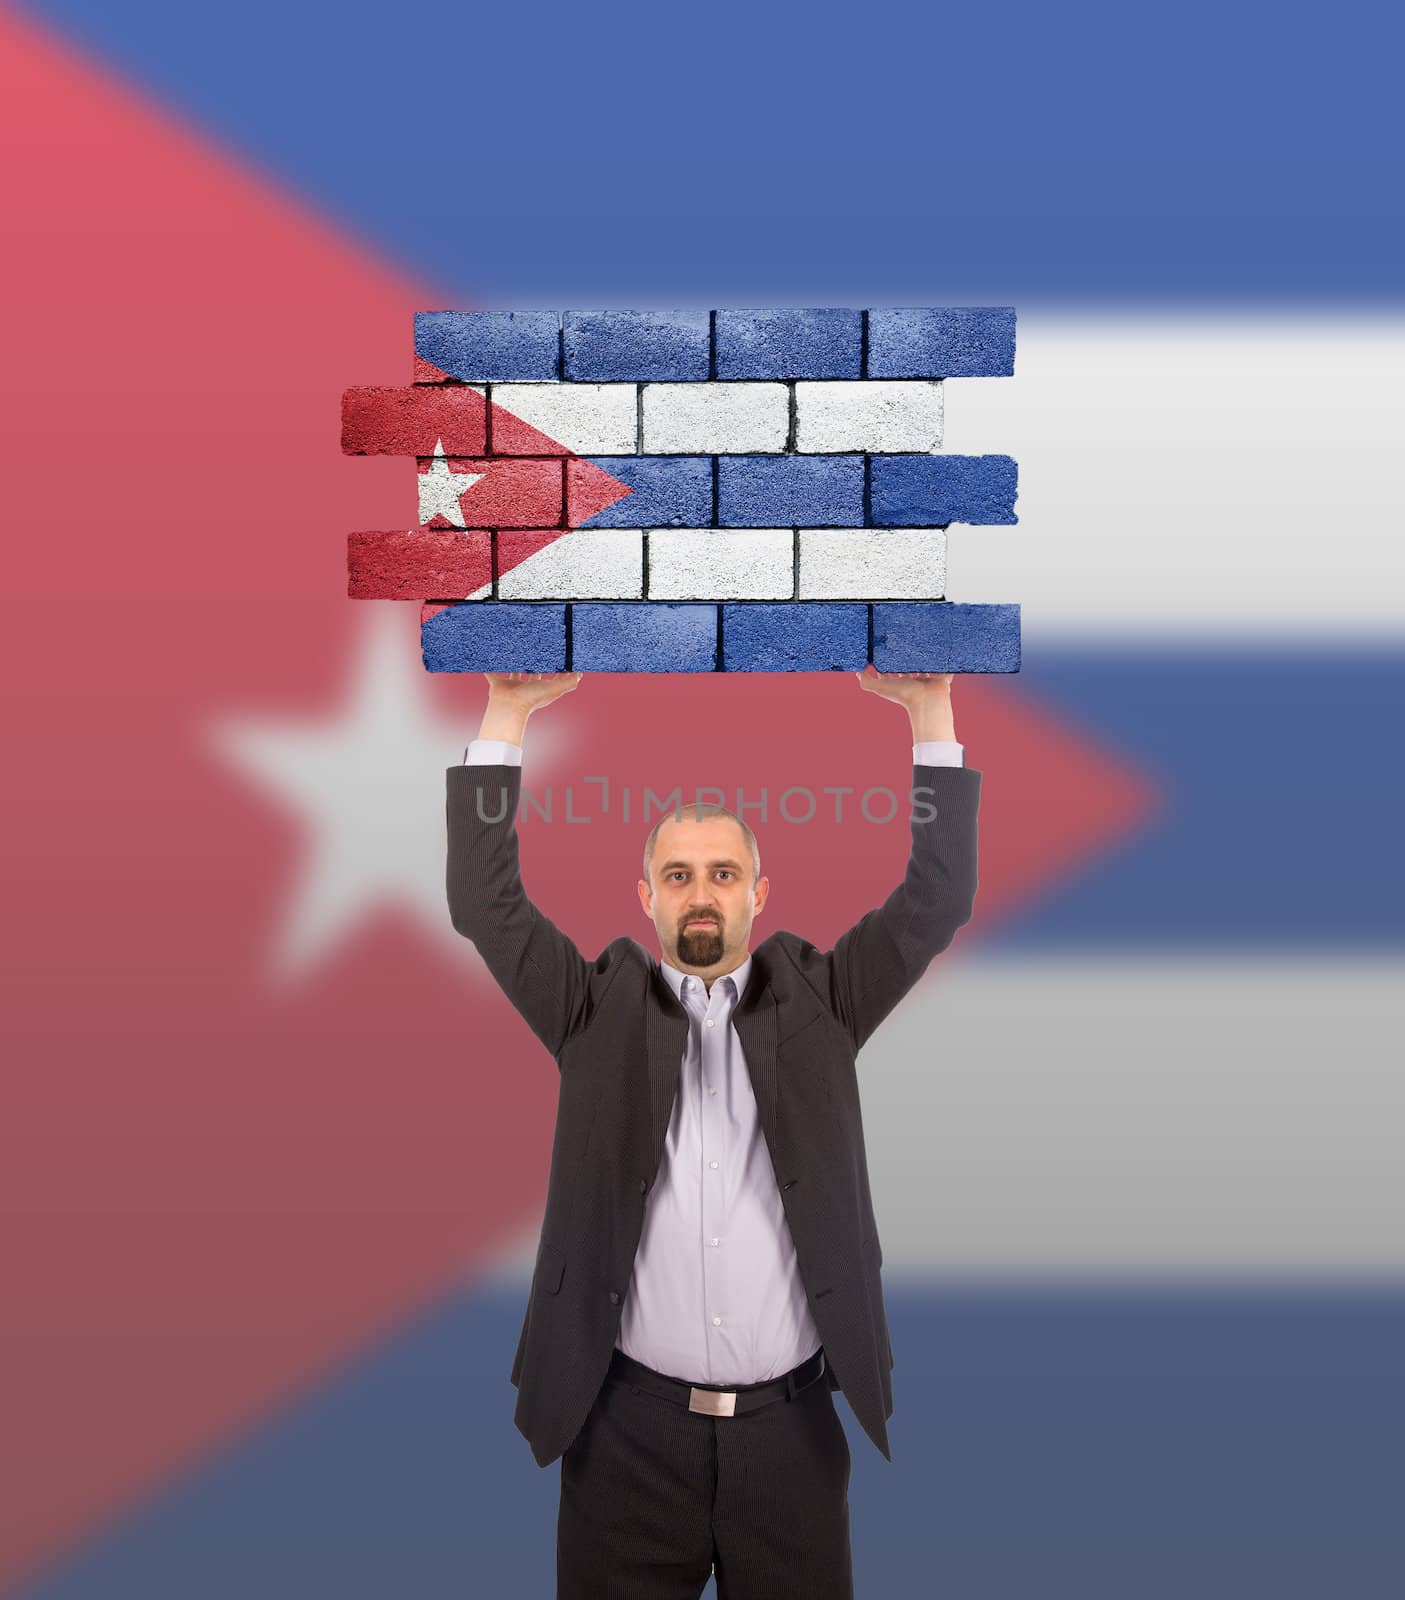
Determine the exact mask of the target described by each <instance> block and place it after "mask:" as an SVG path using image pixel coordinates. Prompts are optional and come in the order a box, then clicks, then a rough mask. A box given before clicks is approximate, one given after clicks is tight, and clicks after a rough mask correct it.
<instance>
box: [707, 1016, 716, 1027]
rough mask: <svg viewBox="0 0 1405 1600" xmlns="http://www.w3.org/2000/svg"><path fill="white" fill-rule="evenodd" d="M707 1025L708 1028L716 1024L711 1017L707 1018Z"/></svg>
mask: <svg viewBox="0 0 1405 1600" xmlns="http://www.w3.org/2000/svg"><path fill="white" fill-rule="evenodd" d="M707 1025H708V1027H709V1028H715V1027H716V1026H717V1024H716V1022H715V1021H714V1020H713V1019H712V1018H711V1017H709V1018H708V1019H707Z"/></svg>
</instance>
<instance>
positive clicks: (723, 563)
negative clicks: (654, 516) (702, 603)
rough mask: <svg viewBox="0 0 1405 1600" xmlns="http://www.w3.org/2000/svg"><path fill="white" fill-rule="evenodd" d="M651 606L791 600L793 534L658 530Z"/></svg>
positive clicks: (652, 542)
mask: <svg viewBox="0 0 1405 1600" xmlns="http://www.w3.org/2000/svg"><path fill="white" fill-rule="evenodd" d="M648 544H649V598H650V599H651V600H657V599H664V600H724V599H726V600H735V599H741V600H789V599H790V598H791V596H792V595H793V594H794V593H795V535H794V533H793V532H792V531H791V529H789V528H655V529H653V530H652V531H651V532H650V533H649V536H648Z"/></svg>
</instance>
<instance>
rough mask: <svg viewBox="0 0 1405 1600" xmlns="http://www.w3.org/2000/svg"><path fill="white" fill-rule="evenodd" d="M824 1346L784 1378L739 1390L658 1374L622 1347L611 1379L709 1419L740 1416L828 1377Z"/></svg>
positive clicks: (615, 1357) (614, 1359)
mask: <svg viewBox="0 0 1405 1600" xmlns="http://www.w3.org/2000/svg"><path fill="white" fill-rule="evenodd" d="M824 1371H825V1359H824V1347H823V1346H821V1347H820V1348H819V1349H818V1350H816V1351H815V1353H814V1355H812V1356H811V1357H809V1359H808V1360H806V1361H802V1362H801V1363H800V1365H799V1366H798V1367H792V1368H791V1369H790V1371H789V1372H787V1373H786V1374H785V1375H784V1376H783V1377H780V1378H769V1379H767V1380H766V1382H765V1383H744V1384H739V1385H738V1386H737V1387H736V1388H732V1389H724V1388H722V1387H720V1386H719V1385H717V1384H712V1383H685V1382H684V1381H683V1379H681V1378H670V1377H668V1376H667V1375H666V1374H665V1373H662V1372H655V1371H654V1369H653V1368H652V1367H646V1366H645V1365H644V1363H643V1362H642V1361H636V1360H635V1359H634V1358H633V1357H632V1356H627V1355H626V1354H625V1353H624V1351H623V1350H621V1349H620V1348H619V1347H618V1346H616V1347H615V1351H614V1354H613V1355H612V1356H611V1357H610V1370H609V1373H608V1374H607V1376H608V1377H611V1378H616V1379H618V1380H619V1381H620V1382H622V1383H630V1384H633V1385H634V1387H635V1388H636V1389H643V1390H644V1391H645V1392H646V1393H648V1394H656V1395H660V1396H662V1398H663V1399H665V1400H672V1401H674V1402H675V1404H677V1405H680V1406H686V1407H687V1408H688V1410H689V1411H699V1412H701V1413H702V1414H703V1415H704V1416H709V1417H740V1416H744V1415H745V1414H746V1413H747V1412H748V1411H758V1410H759V1409H760V1408H761V1407H762V1406H768V1405H770V1404H771V1402H772V1401H773V1400H780V1399H781V1398H783V1397H784V1398H787V1399H791V1400H793V1399H794V1398H795V1397H796V1395H798V1394H799V1393H800V1392H801V1391H802V1390H804V1389H808V1388H809V1387H810V1385H811V1384H812V1383H816V1382H818V1380H819V1379H820V1378H821V1377H822V1376H823V1375H824Z"/></svg>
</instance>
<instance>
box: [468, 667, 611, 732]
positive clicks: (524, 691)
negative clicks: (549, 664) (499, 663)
mask: <svg viewBox="0 0 1405 1600" xmlns="http://www.w3.org/2000/svg"><path fill="white" fill-rule="evenodd" d="M483 676H484V677H485V678H486V679H487V680H488V706H487V709H486V710H485V711H484V713H483V723H482V726H481V727H480V728H479V730H478V737H479V738H480V739H506V740H507V741H508V743H510V744H521V743H522V735H523V733H524V731H525V730H526V727H527V718H528V717H529V716H531V714H532V712H534V711H536V710H537V709H538V708H539V707H541V706H546V705H550V704H551V702H552V701H553V700H559V699H560V698H561V696H562V695H563V694H569V693H570V692H571V690H572V689H574V688H575V687H576V685H577V684H579V682H580V681H581V679H582V678H583V677H584V676H585V674H584V673H583V672H485V673H484V674H483Z"/></svg>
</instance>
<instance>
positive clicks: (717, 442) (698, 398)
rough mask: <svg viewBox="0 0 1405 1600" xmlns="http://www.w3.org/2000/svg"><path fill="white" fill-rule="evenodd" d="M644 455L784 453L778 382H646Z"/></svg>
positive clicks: (784, 409) (786, 406)
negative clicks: (780, 451) (781, 451)
mask: <svg viewBox="0 0 1405 1600" xmlns="http://www.w3.org/2000/svg"><path fill="white" fill-rule="evenodd" d="M643 389H644V430H643V434H642V440H643V450H644V453H645V454H646V455H726V454H740V455H747V454H752V453H754V452H770V451H777V450H784V449H785V441H786V438H787V436H788V434H789V432H790V391H789V389H788V388H787V386H786V385H785V384H783V383H646V384H644V385H643Z"/></svg>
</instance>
